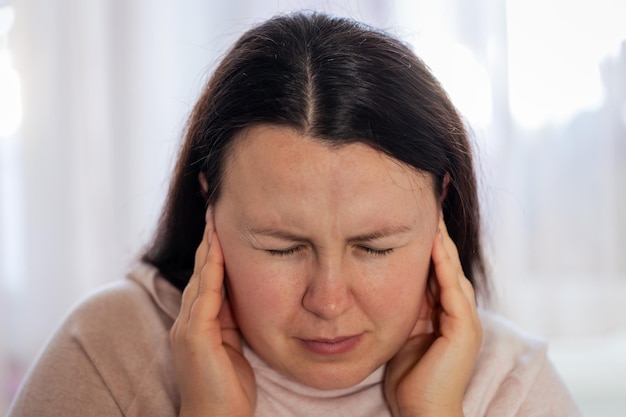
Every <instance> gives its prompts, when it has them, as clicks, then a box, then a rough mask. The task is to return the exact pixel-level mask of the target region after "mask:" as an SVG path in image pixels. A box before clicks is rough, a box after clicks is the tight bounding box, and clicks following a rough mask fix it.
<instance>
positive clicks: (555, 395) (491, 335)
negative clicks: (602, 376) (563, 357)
mask: <svg viewBox="0 0 626 417" xmlns="http://www.w3.org/2000/svg"><path fill="white" fill-rule="evenodd" d="M480 317H481V323H482V325H483V343H482V346H481V350H480V353H479V356H478V358H477V361H476V366H475V369H474V374H473V376H472V379H471V381H470V384H469V386H468V389H467V392H466V404H465V406H466V407H467V408H468V410H471V411H470V412H468V413H467V415H486V414H489V412H492V413H495V414H497V415H500V416H531V415H532V416H539V415H546V416H548V415H549V416H576V415H578V413H577V411H576V407H575V405H574V403H573V400H572V398H571V396H570V394H569V392H568V391H567V388H566V387H565V385H564V384H563V382H562V381H561V379H560V378H559V376H558V374H557V372H556V370H555V369H554V367H553V366H552V364H551V363H550V361H549V359H548V356H547V350H548V347H547V343H546V342H545V341H544V340H543V339H541V338H538V337H536V336H533V335H530V334H529V333H527V332H524V331H523V330H522V329H520V328H519V327H517V326H516V325H515V324H513V323H512V322H510V321H508V320H506V319H504V318H503V317H500V316H498V315H496V314H494V313H490V312H486V311H481V312H480ZM548 405H549V407H548ZM537 407H540V411H541V412H540V413H538V412H537ZM541 407H543V409H541ZM524 410H533V412H531V413H527V412H525V411H524Z"/></svg>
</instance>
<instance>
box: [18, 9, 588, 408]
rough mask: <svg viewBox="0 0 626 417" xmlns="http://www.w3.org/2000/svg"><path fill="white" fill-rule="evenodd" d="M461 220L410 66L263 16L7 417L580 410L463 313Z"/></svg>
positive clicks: (307, 20)
mask: <svg viewBox="0 0 626 417" xmlns="http://www.w3.org/2000/svg"><path fill="white" fill-rule="evenodd" d="M479 224H480V219H479V209H478V202H477V195H476V179H475V175H474V170H473V166H472V154H471V148H470V145H469V141H468V138H467V133H466V131H465V129H464V126H463V123H462V120H461V118H460V117H459V115H458V113H457V112H456V110H455V108H454V107H453V105H452V104H451V103H450V101H449V99H448V98H447V96H446V94H445V93H444V91H443V90H442V88H441V87H440V85H439V84H438V83H437V81H436V80H435V79H434V77H433V76H432V75H431V74H430V72H429V71H428V70H427V68H426V67H425V65H424V64H423V63H422V62H421V61H420V60H419V59H418V58H417V57H416V56H415V55H414V54H413V53H412V52H411V51H410V50H409V49H408V48H407V47H406V46H405V45H403V44H402V43H400V42H398V41H397V40H395V39H393V38H391V37H390V36H388V35H387V34H385V33H382V32H379V31H376V30H374V29H372V28H368V27H365V26H363V25H361V24H359V23H356V22H353V21H349V20H346V19H340V18H334V17H329V16H325V15H322V14H294V15H290V16H280V17H276V18H273V19H271V20H269V21H267V22H265V23H263V24H261V25H260V26H258V27H256V28H253V29H251V30H250V31H248V32H247V33H246V34H244V35H243V36H242V37H241V38H240V39H239V41H238V42H237V43H236V44H235V45H234V46H233V48H232V49H231V51H230V52H229V53H228V54H227V55H226V57H225V58H224V59H223V61H222V63H221V64H220V65H219V67H218V68H217V70H216V71H215V73H214V75H213V77H212V78H211V80H210V81H209V83H208V85H207V87H206V89H205V90H204V93H203V94H202V96H201V98H200V99H199V101H198V103H197V104H196V107H195V109H194V110H193V113H192V115H191V117H190V120H189V124H188V127H187V133H186V138H185V141H184V143H183V147H182V150H181V153H180V156H179V159H178V164H177V166H176V170H175V173H174V176H173V180H172V183H171V187H170V191H169V195H168V199H167V202H166V205H165V209H164V212H163V215H162V218H161V221H160V224H159V227H158V230H157V232H156V235H155V239H154V241H153V243H152V244H151V246H150V247H149V249H148V250H147V252H146V253H145V255H144V256H143V262H142V263H141V264H140V265H138V267H137V268H136V269H135V270H134V271H133V272H132V273H131V274H130V277H129V278H130V279H129V280H126V281H124V282H122V283H118V284H115V285H113V286H111V287H110V288H108V289H106V290H103V291H101V292H99V293H97V294H96V295H95V296H93V297H91V298H90V299H89V300H87V301H86V302H85V303H83V304H82V305H81V306H80V307H79V308H78V309H77V310H76V311H75V312H74V313H73V314H72V315H71V316H70V317H69V319H68V320H67V321H66V323H65V324H64V325H63V327H62V328H61V329H60V331H59V332H58V333H57V335H56V336H55V338H54V339H53V340H52V341H51V342H50V344H49V346H48V347H47V349H46V350H45V351H44V353H43V354H42V356H41V357H40V359H39V361H38V364H37V365H36V366H35V367H34V368H33V369H32V370H31V372H30V374H29V376H28V378H27V380H26V381H25V383H24V385H23V386H22V388H21V391H20V393H19V395H18V397H17V399H16V400H15V403H14V404H13V408H12V411H11V412H10V415H12V416H18V415H64V416H67V415H103V416H105V415H106V416H112V415H123V416H127V415H150V416H175V415H179V416H201V415H202V416H208V415H210V416H253V415H255V416H283V415H284V416H300V415H301V416H317V415H324V416H329V415H330V416H332V415H337V416H345V415H355V416H357V415H358V416H389V415H392V416H433V415H437V416H461V415H465V416H484V415H498V416H531V415H532V416H537V415H546V416H548V415H549V416H555V415H562V416H570V415H578V412H577V411H576V407H575V405H574V404H573V402H572V399H571V397H570V396H569V394H568V392H567V390H566V389H565V387H564V386H563V384H562V382H561V381H560V380H559V378H558V376H557V375H556V373H555V371H554V369H553V367H552V366H551V365H550V363H549V362H548V361H547V359H546V355H545V347H544V345H543V344H541V343H540V342H538V341H536V340H534V339H531V338H529V337H526V336H523V335H521V334H519V333H518V332H517V331H516V330H514V329H512V328H511V327H510V325H508V324H506V323H504V322H503V321H501V320H499V319H497V318H496V317H494V316H492V315H490V314H488V313H486V312H482V311H481V312H479V311H478V309H477V307H476V303H475V295H474V291H476V293H477V294H479V295H481V296H482V297H483V299H486V298H487V296H488V283H487V280H486V278H485V268H484V264H483V259H482V250H481V245H480V239H479V235H480V232H479ZM181 291H183V293H182V297H181Z"/></svg>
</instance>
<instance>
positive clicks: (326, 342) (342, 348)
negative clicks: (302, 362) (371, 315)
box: [300, 333, 363, 355]
mask: <svg viewBox="0 0 626 417" xmlns="http://www.w3.org/2000/svg"><path fill="white" fill-rule="evenodd" d="M362 338H363V334H362V333H361V334H357V335H353V336H342V337H337V338H333V339H324V338H320V339H300V342H301V343H302V345H303V346H304V347H305V348H306V349H307V350H308V351H310V352H312V353H315V354H317V355H341V354H345V353H349V352H351V351H353V350H355V349H356V348H357V347H358V345H359V344H360V343H361V339H362Z"/></svg>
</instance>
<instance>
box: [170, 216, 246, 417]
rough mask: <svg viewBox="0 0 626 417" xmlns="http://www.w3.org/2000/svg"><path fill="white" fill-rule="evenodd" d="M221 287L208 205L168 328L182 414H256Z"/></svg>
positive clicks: (221, 268) (221, 262)
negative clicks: (188, 274)
mask: <svg viewBox="0 0 626 417" xmlns="http://www.w3.org/2000/svg"><path fill="white" fill-rule="evenodd" d="M223 286H224V258H223V256H222V248H221V246H220V243H219V240H218V237H217V235H216V233H215V227H214V222H213V214H212V212H211V211H210V210H209V211H208V212H207V224H206V229H205V233H204V237H203V238H202V242H201V243H200V246H198V249H197V250H196V257H195V265H194V271H193V275H192V277H191V279H190V280H189V284H188V285H187V287H186V288H185V291H184V292H183V296H182V305H181V308H180V312H179V314H178V318H177V319H176V321H175V322H174V325H173V326H172V329H171V330H170V344H171V348H172V356H173V360H174V368H175V371H176V379H177V381H178V387H179V390H180V396H181V408H180V416H181V417H194V416H215V417H217V416H229V417H232V416H252V415H253V413H254V409H255V405H256V385H255V380H254V373H253V371H252V368H251V367H250V364H249V363H248V361H247V360H246V359H245V358H244V356H243V354H242V342H241V334H240V333H239V330H238V328H237V326H236V322H235V320H234V319H233V315H232V311H231V309H230V305H229V302H228V300H227V299H226V297H224V290H223Z"/></svg>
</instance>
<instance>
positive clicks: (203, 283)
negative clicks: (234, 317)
mask: <svg viewBox="0 0 626 417" xmlns="http://www.w3.org/2000/svg"><path fill="white" fill-rule="evenodd" d="M212 234H213V239H212V242H211V246H210V248H209V253H208V256H207V260H206V263H205V264H204V266H203V268H202V270H201V272H200V276H199V280H198V292H197V297H196V298H195V300H194V301H193V305H192V306H191V314H190V316H189V325H188V329H187V332H188V335H194V336H198V337H202V338H203V339H204V338H205V337H206V335H207V334H211V335H212V337H209V338H208V340H210V341H214V342H216V343H217V344H220V345H221V343H222V340H221V336H218V337H214V335H218V334H220V330H221V328H220V322H219V320H218V315H219V312H220V309H221V307H222V297H223V296H222V286H223V283H224V257H223V255H222V248H221V245H220V241H219V239H218V237H217V235H216V234H215V233H212Z"/></svg>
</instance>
